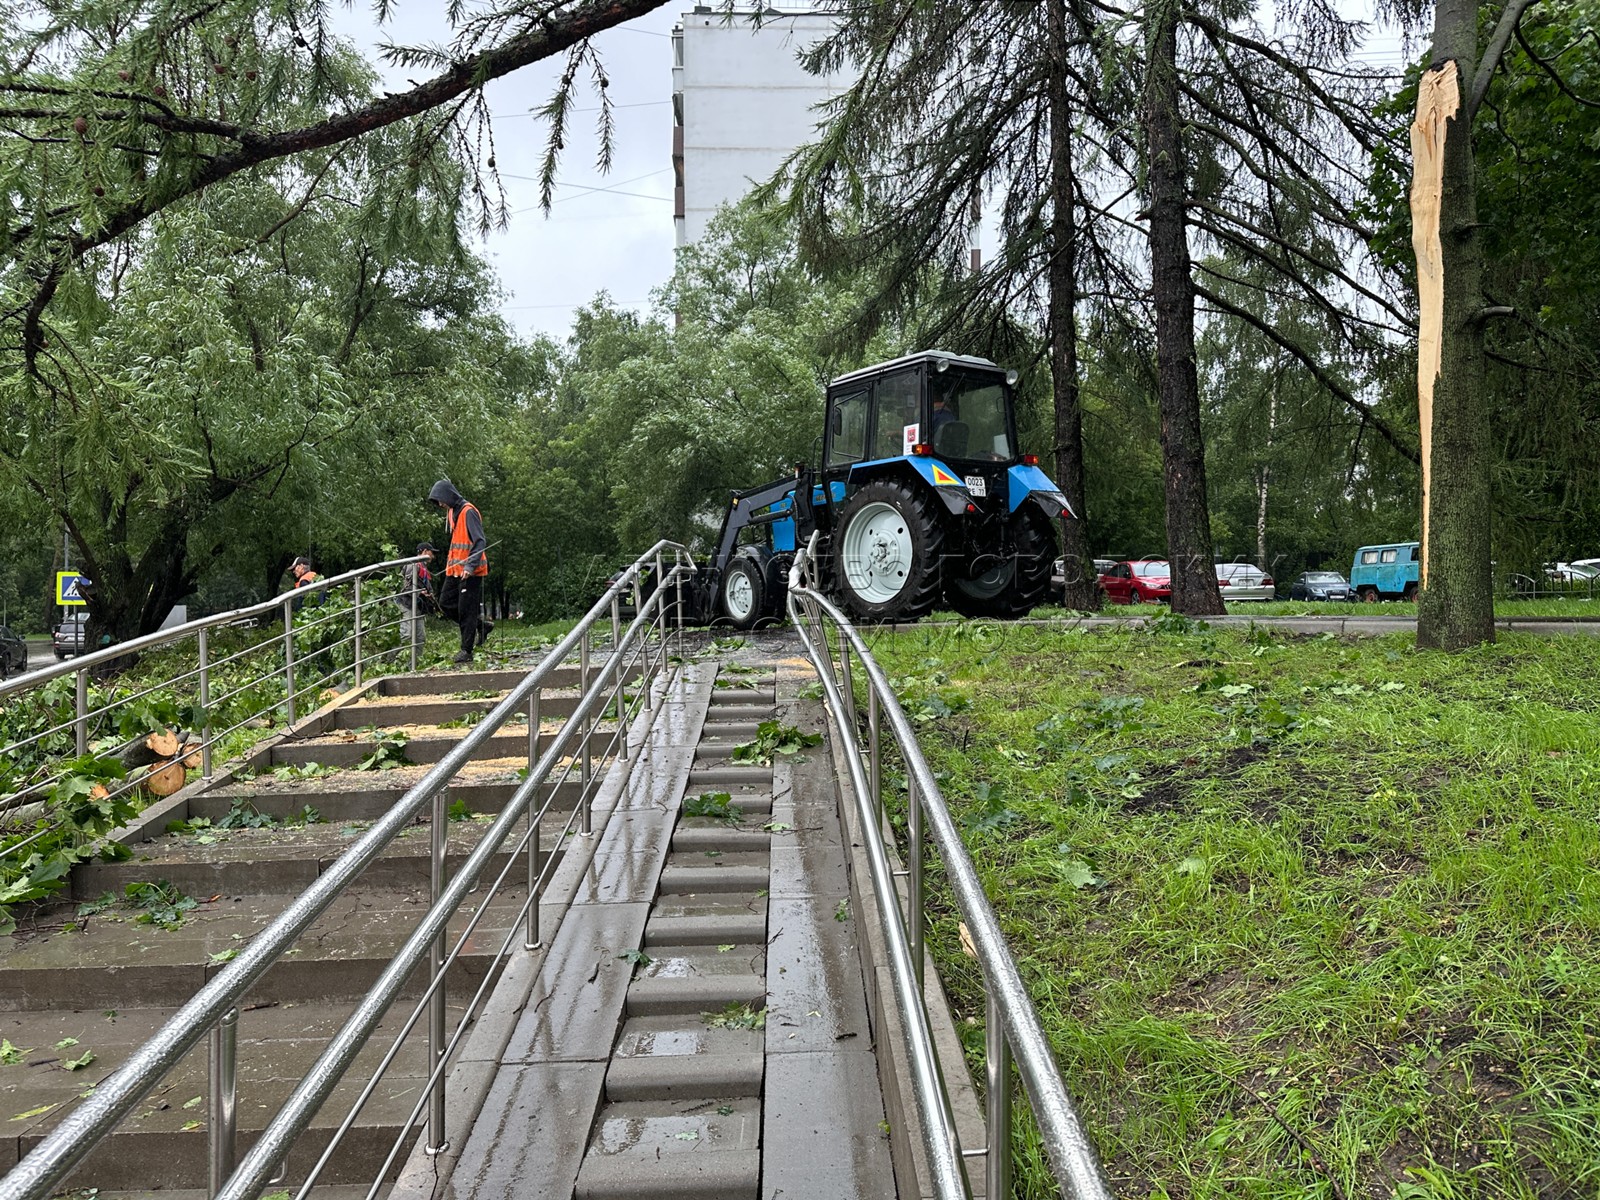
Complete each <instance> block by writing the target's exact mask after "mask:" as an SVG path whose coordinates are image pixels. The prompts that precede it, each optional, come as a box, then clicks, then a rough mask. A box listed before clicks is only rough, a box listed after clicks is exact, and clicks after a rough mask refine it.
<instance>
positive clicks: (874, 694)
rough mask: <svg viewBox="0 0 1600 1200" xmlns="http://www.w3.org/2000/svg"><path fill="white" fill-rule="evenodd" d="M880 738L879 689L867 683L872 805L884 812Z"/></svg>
mask: <svg viewBox="0 0 1600 1200" xmlns="http://www.w3.org/2000/svg"><path fill="white" fill-rule="evenodd" d="M879 741H880V739H879V736H878V689H877V688H875V687H873V686H872V681H871V680H870V679H869V680H868V681H867V781H868V782H869V783H870V784H871V785H872V803H873V804H874V805H876V806H877V809H878V811H879V812H880V813H881V812H882V811H883V782H882V777H883V763H882V758H881V754H880V748H879Z"/></svg>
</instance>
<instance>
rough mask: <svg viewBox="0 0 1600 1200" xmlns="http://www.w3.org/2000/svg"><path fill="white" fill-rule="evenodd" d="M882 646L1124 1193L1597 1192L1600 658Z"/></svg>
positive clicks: (961, 997) (1525, 649)
mask: <svg viewBox="0 0 1600 1200" xmlns="http://www.w3.org/2000/svg"><path fill="white" fill-rule="evenodd" d="M1395 607H1399V606H1380V611H1381V610H1383V609H1385V608H1395ZM872 641H873V643H874V647H875V651H876V653H877V654H878V656H879V659H880V661H881V662H882V663H883V664H884V667H885V669H886V670H888V671H889V673H890V674H891V676H893V677H895V678H897V679H898V680H900V681H901V684H902V694H903V696H904V697H905V699H906V704H907V710H908V712H910V713H911V714H912V715H913V717H915V718H916V719H917V720H918V721H919V722H921V729H922V730H923V745H924V749H925V751H926V752H927V754H928V756H929V758H930V761H931V762H932V764H933V766H934V768H935V769H936V770H937V771H939V772H941V773H942V775H943V778H944V787H945V790H946V795H947V797H948V799H949V801H950V803H951V806H952V808H953V809H954V811H955V812H956V813H957V815H958V819H959V820H960V822H961V825H962V827H963V829H964V830H965V832H966V837H967V842H968V845H969V847H970V849H971V851H972V854H973V856H974V858H975V859H976V861H977V863H978V867H979V870H980V872H981V874H982V876H983V878H984V880H985V883H986V885H987V887H988V891H989V894H990V896H991V898H992V899H993V901H994V903H995V905H996V907H997V909H998V911H999V913H1000V917H1001V921H1002V923H1003V925H1004V927H1005V928H1006V930H1007V934H1008V936H1009V938H1010V939H1011V942H1012V944H1013V946H1014V947H1015V949H1016V951H1017V954H1018V958H1019V961H1020V962H1021V964H1022V967H1023V971H1024V973H1025V975H1026V976H1027V978H1028V981H1029V983H1030V986H1031V988H1032V990H1033V993H1034V995H1035V997H1036V1000H1037V1002H1038V1004H1039V1006H1040V1010H1041V1014H1042V1016H1043V1019H1044V1021H1045V1024H1046V1027H1047V1029H1048V1030H1049V1032H1050V1035H1051V1037H1052V1040H1053V1041H1054V1044H1055V1046H1056V1049H1057V1052H1058V1054H1059V1057H1060V1062H1061V1066H1062V1068H1063V1071H1064V1073H1065V1076H1066V1078H1067V1081H1068V1084H1069V1086H1070V1088H1071V1089H1072V1091H1073V1093H1074V1095H1075V1096H1076V1097H1077V1098H1078V1101H1079V1104H1080V1106H1081V1108H1082V1111H1083V1114H1084V1117H1085V1119H1086V1121H1087V1122H1088V1124H1089V1126H1090V1128H1091V1131H1092V1133H1093V1136H1094V1138H1095V1141H1096V1143H1097V1145H1098V1146H1099V1148H1100V1152H1101V1155H1102V1157H1103V1160H1104V1162H1105V1163H1106V1166H1107V1169H1108V1171H1109V1172H1110V1175H1111V1177H1112V1180H1113V1183H1114V1186H1115V1190H1116V1191H1117V1193H1118V1194H1119V1195H1122V1196H1158V1197H1240V1196H1244V1197H1283V1198H1285V1200H1287V1198H1289V1197H1306V1196H1317V1197H1332V1198H1334V1200H1355V1198H1357V1197H1400V1198H1404V1200H1413V1198H1422V1197H1432V1198H1438V1200H1447V1198H1448V1200H1456V1198H1466V1197H1474V1198H1476V1197H1484V1198H1488V1197H1546V1198H1552V1200H1553V1198H1556V1197H1561V1198H1566V1197H1580V1196H1587V1197H1595V1196H1597V1195H1600V1056H1597V1054H1596V1044H1595V1042H1596V1037H1597V1036H1600V954H1597V936H1596V935H1597V932H1600V871H1597V867H1600V686H1597V684H1600V639H1589V638H1558V639H1553V638H1548V637H1537V636H1534V635H1516V634H1512V635H1507V636H1503V637H1502V639H1501V640H1500V642H1499V643H1498V644H1497V645H1495V646H1492V647H1489V648H1486V649H1483V650H1481V651H1476V652H1472V653H1465V654H1459V655H1453V656H1445V655H1439V654H1419V653H1417V652H1415V651H1414V650H1413V649H1412V647H1411V645H1410V642H1411V638H1410V636H1409V635H1395V636H1390V637H1383V638H1374V639H1336V638H1334V637H1333V636H1331V635H1322V636H1316V637H1303V636H1301V637H1297V636H1292V635H1286V634H1277V633H1274V632H1273V631H1270V630H1262V629H1255V630H1242V629H1227V630H1205V629H1198V630H1197V629H1194V628H1192V627H1191V626H1190V623H1188V622H1185V621H1183V620H1182V619H1181V618H1177V619H1171V618H1169V619H1166V620H1164V621H1162V622H1159V623H1158V627H1157V628H1156V629H1154V630H1152V631H1135V630H1131V629H1115V628H1103V629H1094V630H1084V629H1076V630H1069V629H1053V628H1050V627H1048V626H1004V627H1001V626H992V625H988V626H986V625H981V624H972V625H967V626H958V627H953V628H944V629H934V628H927V629H923V630H914V631H910V632H906V633H899V634H894V633H887V632H882V631H880V632H876V633H874V634H873V635H872ZM902 786H903V784H902ZM930 936H931V937H932V938H933V939H934V941H935V946H936V952H937V954H938V956H939V959H940V964H941V970H942V972H943V975H944V979H945V981H946V985H947V986H948V987H949V988H950V990H951V993H952V998H953V1000H954V1001H955V1003H956V1005H957V1008H958V1010H959V1012H960V1013H961V1014H962V1015H963V1016H966V1017H969V1018H970V1019H971V1023H969V1025H968V1028H967V1033H968V1034H969V1035H970V1036H969V1043H968V1044H969V1051H971V1052H973V1053H974V1054H978V1053H981V1045H982V1037H981V1027H980V1026H979V1025H978V1024H977V1022H979V1021H981V1019H982V1013H983V1006H982V999H981V991H980V984H979V981H978V978H977V974H976V970H975V964H974V963H973V961H972V960H971V959H970V958H967V957H965V956H964V955H962V953H961V952H960V948H959V945H958V940H957V929H956V919H955V917H954V915H953V910H952V909H951V908H950V907H949V906H948V904H946V905H945V907H944V909H943V912H942V915H941V916H940V917H939V918H938V919H936V921H935V923H934V924H933V926H932V930H931V934H930ZM975 1061H976V1059H975ZM1018 1172H1019V1186H1018V1194H1019V1195H1028V1196H1046V1195H1051V1194H1053V1193H1052V1192H1051V1191H1050V1189H1049V1188H1048V1187H1047V1186H1046V1185H1045V1184H1044V1183H1043V1182H1041V1175H1042V1170H1041V1168H1040V1166H1039V1164H1038V1151H1037V1148H1036V1147H1034V1146H1029V1145H1024V1146H1022V1147H1021V1148H1020V1149H1019V1151H1018ZM1024 1181H1025V1182H1024Z"/></svg>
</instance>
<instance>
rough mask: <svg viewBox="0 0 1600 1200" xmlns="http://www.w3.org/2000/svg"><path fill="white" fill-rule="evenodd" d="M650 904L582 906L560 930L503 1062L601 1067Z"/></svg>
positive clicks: (574, 909)
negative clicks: (630, 953)
mask: <svg viewBox="0 0 1600 1200" xmlns="http://www.w3.org/2000/svg"><path fill="white" fill-rule="evenodd" d="M649 907H650V906H649V905H648V904H645V903H642V902H641V903H631V904H577V905H574V906H573V907H572V908H571V909H570V910H569V911H568V913H567V915H566V917H565V919H563V920H562V922H561V925H560V927H559V929H558V930H557V931H556V935H555V938H554V940H553V941H552V942H551V944H550V950H549V952H548V954H547V955H546V957H545V961H544V967H543V969H542V970H541V971H540V974H539V979H538V981H537V982H536V983H535V984H534V988H533V993H532V996H531V997H530V999H529V1002H528V1005H527V1007H526V1009H525V1010H524V1012H523V1015H522V1019H521V1020H520V1021H518V1023H517V1027H516V1029H515V1030H514V1031H513V1032H512V1034H511V1040H510V1042H509V1043H508V1044H507V1046H506V1049H505V1054H504V1056H503V1058H502V1060H501V1061H503V1062H506V1063H541V1062H596V1063H604V1062H605V1061H606V1059H607V1058H609V1057H610V1054H611V1045H612V1043H613V1042H614V1041H615V1040H616V1036H617V1031H618V1029H620V1028H621V1025H622V1006H623V999H624V997H625V996H626V994H627V990H628V981H629V979H630V978H631V977H632V974H633V964H632V963H631V962H629V961H628V959H627V958H625V957H624V955H626V953H627V952H628V951H629V950H636V949H638V947H639V944H640V940H641V938H642V936H643V933H644V926H645V918H646V916H647V915H648V913H649Z"/></svg>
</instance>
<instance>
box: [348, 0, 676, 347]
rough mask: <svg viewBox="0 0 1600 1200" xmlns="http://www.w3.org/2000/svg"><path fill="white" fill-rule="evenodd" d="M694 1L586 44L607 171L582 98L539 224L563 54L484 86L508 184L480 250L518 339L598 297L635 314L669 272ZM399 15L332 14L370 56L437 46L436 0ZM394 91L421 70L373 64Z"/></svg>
mask: <svg viewBox="0 0 1600 1200" xmlns="http://www.w3.org/2000/svg"><path fill="white" fill-rule="evenodd" d="M692 7H693V0H689V2H687V3H685V2H678V3H673V4H669V5H667V6H666V7H664V8H660V9H657V10H656V11H655V12H653V13H651V14H649V15H647V16H644V17H641V18H639V19H638V20H636V21H632V22H630V23H629V24H627V25H622V26H618V27H617V28H615V29H611V30H608V31H606V32H605V33H603V34H601V35H600V36H599V37H598V38H596V39H595V44H596V45H597V46H598V47H599V49H600V51H601V54H602V56H603V58H604V61H605V65H606V70H607V72H608V74H609V75H610V79H611V86H610V88H609V91H610V94H611V98H612V102H613V103H614V104H615V105H616V137H615V142H614V150H613V153H614V157H613V161H612V167H611V171H610V173H609V174H607V175H601V174H600V172H599V170H598V168H597V167H596V163H595V159H596V156H597V153H598V146H599V143H598V139H597V138H596V136H595V124H594V119H595V116H596V113H595V101H594V99H593V97H592V95H591V94H590V93H589V92H588V91H585V92H583V93H582V94H581V96H580V99H579V106H580V108H581V109H582V110H583V111H581V112H579V113H577V114H576V118H575V122H574V125H573V127H572V130H571V132H570V134H569V136H568V137H567V139H566V146H565V149H564V151H563V154H562V163H561V170H560V172H559V174H558V179H559V181H560V186H559V188H558V190H557V192H556V195H555V202H554V204H553V205H552V206H551V210H550V215H549V216H548V217H546V216H545V215H544V214H543V213H541V212H540V211H539V207H538V204H539V191H538V183H537V182H536V180H537V177H538V173H539V162H540V157H541V156H542V154H543V152H544V145H545V136H546V125H545V123H544V122H543V121H541V120H539V119H538V118H536V117H535V116H533V115H532V114H533V113H534V112H535V111H536V110H537V109H538V108H539V107H540V106H541V105H542V104H543V103H544V102H545V101H546V100H548V99H549V98H550V95H551V93H552V92H553V91H554V90H555V85H556V81H557V80H558V79H559V77H560V75H561V71H562V69H563V67H564V66H565V63H566V60H565V57H562V58H558V59H553V60H550V61H547V62H543V63H535V64H534V65H532V66H529V67H524V68H523V69H522V70H520V71H516V72H514V73H512V74H511V75H509V76H506V77H505V78H502V79H498V80H495V81H494V82H493V83H491V84H490V85H489V86H488V89H487V91H486V95H487V97H488V100H489V105H490V109H491V111H492V112H493V113H494V134H495V149H496V154H495V161H496V163H497V164H498V166H499V169H500V175H501V178H502V179H503V180H504V181H505V188H506V195H507V198H508V201H509V207H510V210H511V213H512V216H511V222H510V225H509V226H508V227H507V228H506V229H505V230H504V231H502V232H495V233H491V234H490V235H489V237H488V239H487V241H486V242H483V243H480V250H481V251H482V252H483V253H484V254H486V255H487V257H488V258H489V260H490V261H491V262H492V263H493V264H494V267H495V270H496V271H497V272H498V273H499V275H500V279H501V282H502V284H503V285H504V287H505V290H506V293H507V295H506V298H505V302H504V312H505V315H506V318H507V319H508V320H509V321H510V322H511V323H512V324H513V325H515V327H516V328H517V329H519V330H522V331H523V332H526V333H535V332H541V331H542V332H546V333H550V334H552V335H554V336H556V337H558V338H559V337H565V336H566V334H567V332H568V331H569V329H570V327H571V324H572V311H573V309H574V308H575V307H577V306H578V305H581V304H586V303H588V302H589V301H590V300H592V299H593V298H594V296H595V294H596V293H597V292H599V291H602V290H604V291H606V292H608V293H610V295H611V298H612V299H613V300H614V301H615V302H616V303H618V304H619V305H622V306H624V307H633V308H641V309H642V308H644V307H645V306H646V305H647V304H648V301H649V298H650V291H651V289H652V288H654V287H656V286H657V285H659V284H661V283H662V282H664V281H665V280H666V278H667V276H668V275H669V274H670V273H671V271H672V250H673V228H672V43H671V41H670V35H671V32H672V27H673V26H674V25H675V24H676V23H677V22H678V19H679V17H680V15H681V13H682V12H683V11H685V10H687V9H690V8H692ZM397 8H398V12H397V13H396V15H395V17H394V18H393V19H392V20H391V21H390V23H389V24H387V25H385V26H384V27H383V28H382V30H379V29H377V28H376V27H375V26H374V25H373V23H372V20H371V18H370V15H369V12H368V10H367V8H366V6H365V5H363V4H359V3H358V5H357V7H355V8H353V9H345V8H335V9H334V10H333V13H334V24H335V26H336V27H337V28H338V29H339V31H340V32H341V33H342V34H343V35H344V36H345V37H348V38H349V39H350V40H352V41H354V42H355V43H356V44H357V45H359V46H361V47H362V48H363V50H364V51H365V52H366V53H367V54H368V56H369V57H370V58H373V59H374V60H376V58H377V53H376V48H377V45H378V41H379V38H380V37H386V38H388V39H389V40H392V41H394V42H396V43H398V44H401V45H414V44H418V43H433V42H437V41H439V40H440V38H441V36H442V34H443V32H444V23H443V21H442V20H441V19H440V17H438V16H437V15H435V14H436V13H437V11H438V10H437V8H436V6H435V0H411V2H410V3H407V2H405V0H401V3H400V4H398V5H397ZM378 66H379V70H380V71H382V72H383V74H384V75H385V77H386V81H387V84H388V86H389V87H390V88H391V89H392V90H399V89H401V88H404V87H405V86H406V78H407V76H409V77H410V78H412V79H416V80H419V81H420V80H421V79H422V78H423V75H422V73H420V72H418V71H396V70H394V69H392V68H389V67H387V66H386V65H384V64H381V63H379V64H378Z"/></svg>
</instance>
